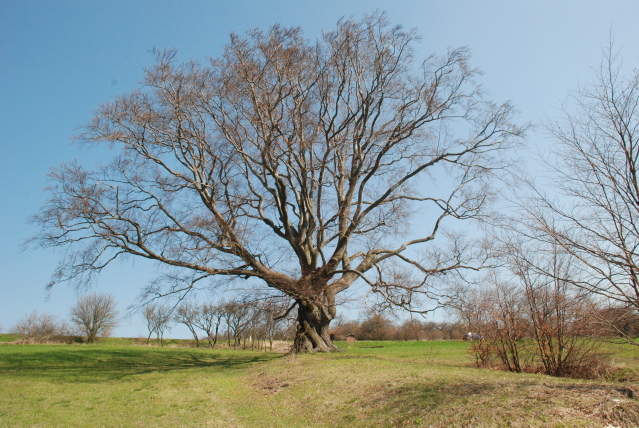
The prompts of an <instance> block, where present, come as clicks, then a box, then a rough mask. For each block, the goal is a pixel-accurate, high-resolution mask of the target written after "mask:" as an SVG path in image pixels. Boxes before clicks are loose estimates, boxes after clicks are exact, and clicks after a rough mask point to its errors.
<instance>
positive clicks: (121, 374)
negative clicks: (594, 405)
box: [0, 346, 279, 383]
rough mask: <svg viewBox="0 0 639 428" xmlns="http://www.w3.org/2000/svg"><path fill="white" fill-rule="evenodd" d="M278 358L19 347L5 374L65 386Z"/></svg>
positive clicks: (3, 365) (6, 361)
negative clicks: (69, 383)
mask: <svg viewBox="0 0 639 428" xmlns="http://www.w3.org/2000/svg"><path fill="white" fill-rule="evenodd" d="M278 356H279V355H277V354H263V353H257V352H234V351H230V352H228V351H222V352H221V351H215V350H198V351H195V350H193V349H179V348H171V349H168V348H146V347H130V348H127V349H123V348H119V349H114V348H98V347H95V348H93V347H86V348H83V347H69V346H40V347H37V349H36V347H31V346H27V347H15V348H14V349H13V350H11V349H6V348H5V349H2V352H0V373H5V374H7V375H10V376H12V377H16V376H17V377H24V378H31V379H35V378H37V379H39V380H45V379H49V380H52V381H63V382H90V383H91V382H104V381H115V380H119V379H123V378H125V377H128V376H135V375H141V374H147V373H153V372H170V371H176V370H188V369H194V368H210V369H213V370H219V371H232V370H239V369H243V368H246V367H248V366H249V365H251V364H255V363H259V362H266V361H270V360H272V359H274V358H277V357H278Z"/></svg>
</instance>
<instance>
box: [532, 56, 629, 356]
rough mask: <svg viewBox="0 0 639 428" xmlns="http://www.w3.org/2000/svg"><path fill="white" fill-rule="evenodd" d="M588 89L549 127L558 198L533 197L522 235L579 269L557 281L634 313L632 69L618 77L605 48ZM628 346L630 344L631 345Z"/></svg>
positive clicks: (577, 94)
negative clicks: (559, 252) (558, 250)
mask: <svg viewBox="0 0 639 428" xmlns="http://www.w3.org/2000/svg"><path fill="white" fill-rule="evenodd" d="M596 77H597V79H596V81H595V82H594V84H592V85H589V86H586V87H584V88H582V89H580V90H579V91H577V92H575V93H573V94H572V96H571V98H570V101H571V102H570V103H569V104H567V107H566V110H565V116H564V118H563V120H560V121H558V122H555V123H553V124H551V125H550V126H549V129H550V131H551V133H552V135H553V136H554V139H555V141H556V142H557V146H556V147H557V149H556V152H555V154H556V158H555V159H556V162H555V163H552V166H553V170H554V175H553V177H554V178H555V180H556V181H555V183H554V184H555V186H554V190H555V191H556V192H558V195H559V196H558V197H552V196H548V195H546V194H542V192H540V191H537V197H536V198H535V199H533V200H532V202H531V203H530V204H529V206H528V207H527V213H528V218H529V220H530V223H529V225H530V227H529V228H528V232H527V233H528V234H529V235H530V236H532V237H534V238H535V239H541V240H544V241H546V242H548V243H550V244H552V245H556V246H559V247H560V248H562V250H563V251H565V252H566V253H568V254H570V255H571V257H572V258H573V259H574V260H575V261H576V263H578V275H571V276H568V277H563V278H561V280H563V281H568V282H570V283H573V284H574V285H577V286H579V287H581V288H583V289H585V290H588V291H589V292H591V293H594V294H595V295H598V296H600V297H601V298H603V299H606V300H609V301H613V302H616V303H615V304H616V305H618V306H620V307H625V308H632V309H631V311H632V312H634V313H635V314H636V313H638V312H637V311H639V256H638V252H637V251H638V249H639V222H638V219H639V177H638V173H639V71H637V70H635V71H634V72H633V73H632V74H631V75H630V77H629V78H624V77H623V75H622V74H621V72H620V68H619V64H618V62H617V61H616V60H615V55H614V51H613V48H612V46H611V47H610V48H609V50H608V51H607V52H606V54H605V56H604V60H603V61H602V64H601V67H600V68H599V70H598V73H597V75H596ZM630 342H632V343H635V344H637V342H636V341H634V340H630Z"/></svg>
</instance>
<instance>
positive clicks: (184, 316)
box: [173, 303, 200, 348]
mask: <svg viewBox="0 0 639 428" xmlns="http://www.w3.org/2000/svg"><path fill="white" fill-rule="evenodd" d="M198 317H199V308H198V307H197V306H195V305H193V304H192V303H183V304H182V305H180V306H178V308H177V311H176V312H175V315H174V316H173V320H174V321H175V322H176V323H178V324H184V325H185V326H186V327H187V328H188V329H189V331H190V332H191V334H192V335H193V339H195V346H196V347H198V348H199V347H200V339H199V338H198V335H197V331H196V330H195V329H196V327H197V321H198Z"/></svg>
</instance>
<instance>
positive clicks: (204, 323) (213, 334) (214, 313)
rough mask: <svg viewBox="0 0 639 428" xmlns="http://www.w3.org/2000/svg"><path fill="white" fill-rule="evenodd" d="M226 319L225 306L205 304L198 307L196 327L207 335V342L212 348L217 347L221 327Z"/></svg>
mask: <svg viewBox="0 0 639 428" xmlns="http://www.w3.org/2000/svg"><path fill="white" fill-rule="evenodd" d="M224 319H225V312H224V304H219V305H213V304H210V303H205V304H203V305H201V306H199V307H198V310H197V318H196V319H195V320H194V325H195V327H197V328H199V329H200V330H202V331H204V332H205V333H206V340H207V341H208V342H209V346H210V347H211V348H213V347H215V345H217V340H218V337H219V333H220V325H221V324H222V321H223V320H224Z"/></svg>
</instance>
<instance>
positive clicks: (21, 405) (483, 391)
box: [0, 335, 639, 427]
mask: <svg viewBox="0 0 639 428" xmlns="http://www.w3.org/2000/svg"><path fill="white" fill-rule="evenodd" d="M0 336H1V335H0ZM7 339H9V337H7V336H4V339H3V337H0V342H2V341H7ZM341 346H343V347H344V348H345V350H346V352H344V353H339V354H330V355H320V354H318V355H299V356H287V355H283V354H278V353H264V352H252V351H234V350H217V349H205V348H199V349H198V348H185V347H168V346H165V347H156V346H134V345H131V344H125V343H123V342H122V341H117V340H109V341H105V342H103V343H100V344H95V345H81V344H76V345H15V344H3V345H0V391H2V392H1V393H0V426H1V427H26V426H29V427H55V426H60V427H88V426H91V427H93V426H100V427H149V426H166V427H169V426H171V427H178V426H179V427H183V426H185V427H187V426H197V427H308V426H312V427H335V426H337V427H393V426H424V427H430V426H433V427H463V426H466V427H493V426H510V427H544V426H547V427H605V426H627V427H630V426H639V400H638V399H637V397H636V396H633V397H629V395H633V394H632V393H630V392H629V391H634V393H635V394H637V395H639V375H638V374H637V373H638V372H639V351H638V350H635V349H632V348H616V349H618V352H617V353H616V355H615V357H614V358H615V360H614V363H615V365H617V366H618V367H620V368H621V369H622V370H620V371H618V372H617V375H616V376H613V377H611V378H610V379H604V380H597V381H592V380H591V381H585V380H575V379H560V378H553V377H549V376H545V375H540V374H530V373H527V374H514V373H507V372H503V371H499V370H488V369H479V368H475V367H472V366H471V359H470V357H469V356H468V352H467V347H468V344H467V343H464V342H357V343H356V344H346V343H342V344H341Z"/></svg>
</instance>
